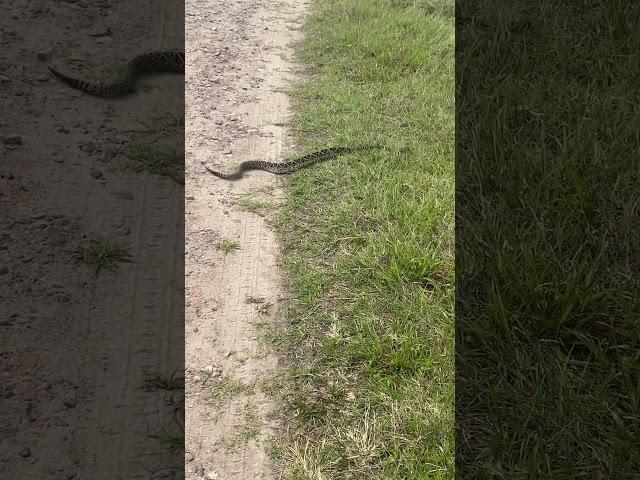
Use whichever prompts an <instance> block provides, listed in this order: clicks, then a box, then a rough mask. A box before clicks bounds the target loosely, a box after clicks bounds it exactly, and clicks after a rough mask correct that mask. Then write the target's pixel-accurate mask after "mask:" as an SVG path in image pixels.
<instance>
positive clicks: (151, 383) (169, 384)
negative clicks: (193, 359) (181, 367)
mask: <svg viewBox="0 0 640 480" xmlns="http://www.w3.org/2000/svg"><path fill="white" fill-rule="evenodd" d="M144 387H145V389H146V390H148V391H150V390H166V391H174V390H184V376H181V375H178V368H176V369H175V370H174V371H173V372H171V374H169V375H167V374H162V373H158V372H152V373H149V374H148V375H147V376H146V378H145V380H144Z"/></svg>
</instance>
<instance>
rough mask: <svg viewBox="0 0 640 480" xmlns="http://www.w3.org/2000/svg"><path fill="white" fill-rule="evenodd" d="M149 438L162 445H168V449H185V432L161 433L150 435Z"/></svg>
mask: <svg viewBox="0 0 640 480" xmlns="http://www.w3.org/2000/svg"><path fill="white" fill-rule="evenodd" d="M149 438H153V439H154V440H157V441H158V442H159V443H161V444H162V445H166V446H167V447H169V448H171V449H175V450H180V449H184V433H183V432H168V431H165V430H163V431H161V432H159V433H154V434H152V435H149Z"/></svg>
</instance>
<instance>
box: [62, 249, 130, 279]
mask: <svg viewBox="0 0 640 480" xmlns="http://www.w3.org/2000/svg"><path fill="white" fill-rule="evenodd" d="M75 255H76V258H77V259H78V260H80V261H81V262H83V263H86V264H87V265H93V266H94V267H95V269H96V275H97V274H98V273H100V270H103V269H109V270H114V269H116V267H117V266H118V263H127V262H131V257H130V255H129V253H128V252H127V250H126V249H124V248H123V247H121V246H120V245H117V244H115V243H111V242H100V241H97V242H92V243H90V244H89V245H81V246H79V247H78V248H77V250H76V254H75Z"/></svg>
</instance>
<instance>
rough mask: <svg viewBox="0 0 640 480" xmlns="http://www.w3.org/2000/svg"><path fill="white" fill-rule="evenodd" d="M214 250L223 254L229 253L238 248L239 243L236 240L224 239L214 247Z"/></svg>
mask: <svg viewBox="0 0 640 480" xmlns="http://www.w3.org/2000/svg"><path fill="white" fill-rule="evenodd" d="M216 248H217V249H218V250H221V251H223V252H224V253H231V252H234V251H236V250H237V249H238V248H240V243H239V242H238V241H237V240H232V239H230V238H225V239H224V240H222V241H221V242H220V243H218V244H217V245H216Z"/></svg>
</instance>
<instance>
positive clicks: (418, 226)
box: [273, 0, 455, 480]
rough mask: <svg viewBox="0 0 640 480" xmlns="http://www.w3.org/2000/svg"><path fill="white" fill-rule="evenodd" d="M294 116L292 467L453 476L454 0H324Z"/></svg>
mask: <svg viewBox="0 0 640 480" xmlns="http://www.w3.org/2000/svg"><path fill="white" fill-rule="evenodd" d="M300 59H301V61H302V64H303V65H304V66H305V67H306V69H307V72H306V76H305V79H304V80H303V81H302V82H301V84H299V85H298V86H297V87H295V88H294V91H293V100H294V102H293V108H294V112H295V115H294V118H293V120H292V122H291V128H292V129H293V131H294V133H295V134H296V136H297V139H298V145H301V146H302V148H299V149H298V152H297V153H301V154H302V153H306V152H307V151H312V150H315V149H319V148H324V147H331V146H351V145H382V146H384V148H382V149H380V150H372V151H362V152H358V153H354V154H350V155H346V156H344V157H341V158H338V159H334V160H331V161H329V162H326V163H323V164H318V165H316V166H314V167H312V168H309V169H305V170H302V171H300V172H297V173H296V174H294V175H292V176H291V177H289V180H288V198H287V201H286V205H285V209H284V212H283V213H282V216H281V218H280V220H279V222H278V227H279V230H280V233H281V236H282V241H283V252H284V260H285V263H286V266H287V267H288V274H289V286H290V289H291V293H292V296H293V298H294V301H295V302H294V305H293V306H292V307H291V310H290V312H289V324H288V325H287V327H286V329H285V331H283V332H280V334H279V336H278V337H277V339H278V340H279V342H280V343H279V344H280V346H281V347H282V348H283V351H284V352H285V353H286V355H287V356H288V357H289V358H292V359H293V361H292V362H293V364H292V365H291V366H290V370H289V371H288V372H287V375H286V376H285V377H286V378H285V379H284V381H283V382H282V385H280V386H279V387H280V390H281V391H282V392H284V400H285V402H286V412H285V415H286V419H287V424H288V426H289V429H288V436H287V438H286V440H287V448H284V449H281V448H278V449H275V448H274V449H273V450H274V451H277V452H284V453H282V454H281V455H280V462H281V465H282V466H283V469H284V471H285V473H286V476H287V478H291V479H296V480H303V479H305V480H306V479H309V480H310V479H314V480H320V479H327V480H329V479H330V480H340V479H398V480H407V479H445V478H446V479H450V478H453V473H454V472H453V465H454V457H453V455H454V415H453V412H454V373H455V372H454V146H453V142H454V18H453V1H438V0H432V1H404V2H403V1H398V0H395V1H393V0H317V1H316V2H315V5H314V10H313V12H312V13H311V15H310V16H309V17H308V19H307V23H306V37H305V40H304V44H303V45H302V46H301V47H300Z"/></svg>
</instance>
